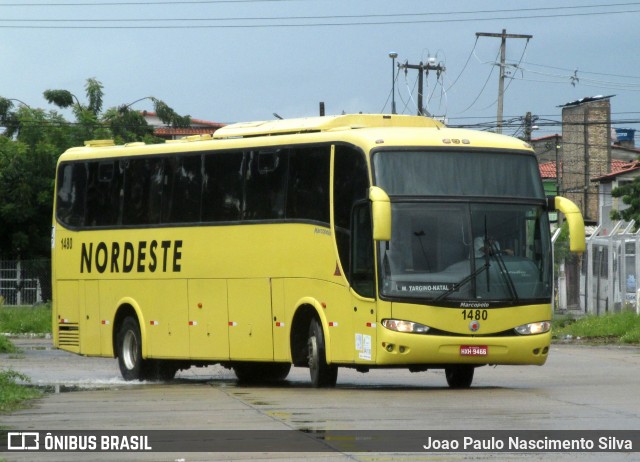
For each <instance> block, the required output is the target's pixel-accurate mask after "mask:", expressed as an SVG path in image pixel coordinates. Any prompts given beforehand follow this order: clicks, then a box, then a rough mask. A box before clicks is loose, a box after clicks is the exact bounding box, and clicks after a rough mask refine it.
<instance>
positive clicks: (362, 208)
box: [351, 202, 375, 298]
mask: <svg viewBox="0 0 640 462" xmlns="http://www.w3.org/2000/svg"><path fill="white" fill-rule="evenodd" d="M351 285H352V287H353V290H355V291H356V292H357V293H358V294H360V295H362V296H363V297H371V298H373V297H375V273H374V253H373V228H372V225H371V204H369V202H360V203H358V204H357V205H356V206H355V207H354V208H353V214H352V218H351Z"/></svg>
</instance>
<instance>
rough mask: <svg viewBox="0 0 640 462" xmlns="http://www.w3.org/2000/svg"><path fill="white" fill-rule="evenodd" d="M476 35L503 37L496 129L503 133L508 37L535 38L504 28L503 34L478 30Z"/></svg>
mask: <svg viewBox="0 0 640 462" xmlns="http://www.w3.org/2000/svg"><path fill="white" fill-rule="evenodd" d="M476 37H494V38H499V39H501V43H500V78H499V79H498V120H497V122H498V125H497V129H496V131H497V132H498V133H502V109H503V104H504V68H505V59H506V54H507V39H508V38H519V39H527V41H529V39H532V38H533V35H522V34H507V29H502V33H501V34H493V33H490V32H476Z"/></svg>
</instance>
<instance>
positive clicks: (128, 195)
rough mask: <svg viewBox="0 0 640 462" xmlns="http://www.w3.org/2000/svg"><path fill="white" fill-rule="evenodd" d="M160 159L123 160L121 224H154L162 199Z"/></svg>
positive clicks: (157, 218) (156, 221)
mask: <svg viewBox="0 0 640 462" xmlns="http://www.w3.org/2000/svg"><path fill="white" fill-rule="evenodd" d="M162 164H163V163H162V160H161V159H159V158H138V159H131V160H129V161H125V166H126V168H125V170H124V171H125V175H124V202H123V214H122V224H124V225H146V224H156V223H158V222H159V220H160V204H161V200H162V189H161V185H162V172H163V168H162Z"/></svg>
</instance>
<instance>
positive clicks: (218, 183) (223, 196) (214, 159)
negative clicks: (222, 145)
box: [202, 151, 244, 222]
mask: <svg viewBox="0 0 640 462" xmlns="http://www.w3.org/2000/svg"><path fill="white" fill-rule="evenodd" d="M243 176H244V172H243V153H242V152H240V151H237V152H211V153H207V154H205V156H204V177H203V180H202V221H209V222H211V221H237V220H240V211H241V206H242V178H243Z"/></svg>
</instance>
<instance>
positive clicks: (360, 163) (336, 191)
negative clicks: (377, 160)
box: [333, 146, 369, 274]
mask: <svg viewBox="0 0 640 462" xmlns="http://www.w3.org/2000/svg"><path fill="white" fill-rule="evenodd" d="M368 188H369V179H368V173H367V163H366V161H365V159H364V155H363V154H362V153H360V152H359V151H357V150H356V149H354V148H352V147H349V146H336V149H335V159H334V174H333V210H334V220H335V234H336V243H337V245H338V253H339V255H340V261H341V262H342V267H343V268H344V270H345V272H346V274H349V245H350V243H349V237H350V231H349V229H350V227H351V210H352V208H353V205H354V204H355V203H356V202H357V201H359V200H361V199H365V198H366V197H367V190H368Z"/></svg>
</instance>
